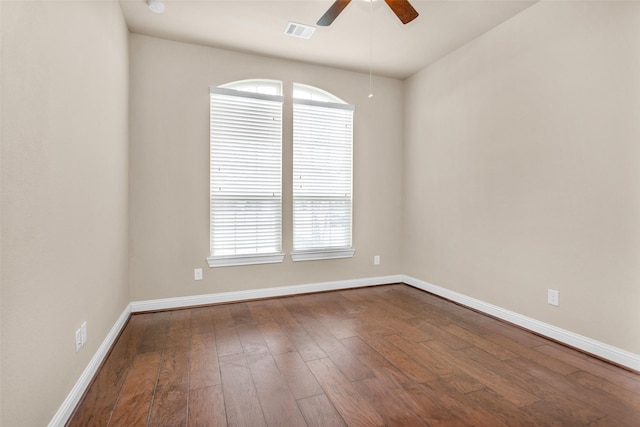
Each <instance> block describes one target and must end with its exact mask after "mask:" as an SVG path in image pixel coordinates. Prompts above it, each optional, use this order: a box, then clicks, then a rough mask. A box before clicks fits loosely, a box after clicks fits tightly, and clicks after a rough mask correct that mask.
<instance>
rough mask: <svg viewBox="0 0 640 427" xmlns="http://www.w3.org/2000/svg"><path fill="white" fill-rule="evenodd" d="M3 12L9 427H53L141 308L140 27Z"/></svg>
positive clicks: (111, 15)
mask: <svg viewBox="0 0 640 427" xmlns="http://www.w3.org/2000/svg"><path fill="white" fill-rule="evenodd" d="M0 7H1V8H2V34H1V37H2V81H1V84H2V124H3V127H2V173H1V177H2V187H1V195H2V223H1V232H2V277H1V281H2V310H1V311H2V314H1V322H2V361H1V363H2V394H1V399H2V419H1V420H0V424H1V425H3V426H7V427H9V426H43V425H46V424H47V423H48V422H49V421H50V420H51V418H52V417H53V415H54V414H55V412H56V411H57V410H58V408H59V407H60V405H61V404H62V402H63V400H64V399H65V397H66V396H67V394H68V393H69V391H70V390H71V388H72V386H73V385H74V384H75V382H76V381H77V380H78V378H79V377H80V374H81V373H82V371H83V370H84V369H85V367H86V366H87V365H88V363H89V360H90V359H91V357H93V355H94V354H95V352H96V350H97V349H98V346H99V345H100V344H101V343H102V341H103V339H104V338H105V336H106V335H107V333H108V332H109V330H110V329H111V327H112V326H113V325H114V323H115V321H116V319H117V318H118V317H119V315H120V314H121V313H122V312H123V310H124V309H125V307H126V304H127V303H128V301H129V291H128V287H127V246H128V245H127V232H128V231H127V230H128V224H127V216H128V199H127V194H128V172H127V167H128V160H127V159H128V150H127V146H128V56H127V29H126V27H125V25H124V21H123V18H122V14H121V12H120V7H119V5H118V3H117V2H69V1H62V2H58V1H44V2H13V1H9V2H4V1H3V2H1V3H0ZM83 321H87V326H88V341H87V343H86V345H85V347H84V348H82V349H81V350H80V352H78V353H76V352H75V345H74V332H75V330H76V329H78V328H79V327H80V325H81V323H82V322H83Z"/></svg>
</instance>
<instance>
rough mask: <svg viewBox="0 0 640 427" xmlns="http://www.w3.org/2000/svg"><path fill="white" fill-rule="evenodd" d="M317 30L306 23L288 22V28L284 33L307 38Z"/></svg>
mask: <svg viewBox="0 0 640 427" xmlns="http://www.w3.org/2000/svg"><path fill="white" fill-rule="evenodd" d="M315 30H316V28H315V27H310V26H308V25H304V24H297V23H295V22H289V23H288V24H287V28H286V29H285V30H284V33H285V34H286V35H288V36H292V37H299V38H301V39H305V40H306V39H308V38H309V37H311V35H312V34H313V32H314V31H315Z"/></svg>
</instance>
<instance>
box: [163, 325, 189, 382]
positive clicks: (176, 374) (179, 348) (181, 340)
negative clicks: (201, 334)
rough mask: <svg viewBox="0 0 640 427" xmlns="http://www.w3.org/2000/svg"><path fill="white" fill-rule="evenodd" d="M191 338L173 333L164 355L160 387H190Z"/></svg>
mask: <svg viewBox="0 0 640 427" xmlns="http://www.w3.org/2000/svg"><path fill="white" fill-rule="evenodd" d="M190 364H191V336H189V335H186V334H182V333H180V332H179V331H178V332H176V331H173V332H172V333H170V335H169V337H168V338H167V345H166V347H165V349H164V352H163V354H162V362H161V366H160V375H158V387H165V388H171V387H176V386H183V385H184V386H187V387H188V385H189V370H190Z"/></svg>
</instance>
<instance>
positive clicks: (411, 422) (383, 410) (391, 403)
mask: <svg viewBox="0 0 640 427" xmlns="http://www.w3.org/2000/svg"><path fill="white" fill-rule="evenodd" d="M353 385H354V386H355V388H356V390H358V392H359V393H360V394H361V395H362V396H363V397H364V398H365V399H366V400H367V401H368V402H370V403H372V404H373V405H374V407H375V408H376V410H377V411H378V413H379V414H380V415H381V416H382V418H383V419H384V422H385V425H387V426H416V427H417V426H428V425H429V424H428V422H427V420H426V419H424V418H420V417H419V416H418V415H416V414H415V413H414V412H413V411H412V410H411V409H410V408H409V407H408V406H407V405H406V404H405V403H404V402H403V401H402V400H401V399H400V398H399V397H398V396H397V395H396V394H394V393H393V391H392V390H390V389H389V388H387V387H386V386H385V384H383V383H382V381H380V380H379V379H378V378H367V379H364V380H361V381H356V382H355V383H353Z"/></svg>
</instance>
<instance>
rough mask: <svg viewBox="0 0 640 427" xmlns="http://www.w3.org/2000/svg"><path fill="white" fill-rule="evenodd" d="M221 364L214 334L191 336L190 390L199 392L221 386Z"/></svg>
mask: <svg viewBox="0 0 640 427" xmlns="http://www.w3.org/2000/svg"><path fill="white" fill-rule="evenodd" d="M220 382H221V379H220V364H219V363H218V350H217V348H216V345H215V335H214V334H213V333H206V334H197V335H192V336H191V364H190V367H189V389H190V390H198V389H201V388H209V387H211V386H215V385H219V384H220Z"/></svg>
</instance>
